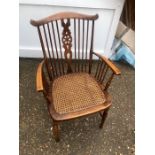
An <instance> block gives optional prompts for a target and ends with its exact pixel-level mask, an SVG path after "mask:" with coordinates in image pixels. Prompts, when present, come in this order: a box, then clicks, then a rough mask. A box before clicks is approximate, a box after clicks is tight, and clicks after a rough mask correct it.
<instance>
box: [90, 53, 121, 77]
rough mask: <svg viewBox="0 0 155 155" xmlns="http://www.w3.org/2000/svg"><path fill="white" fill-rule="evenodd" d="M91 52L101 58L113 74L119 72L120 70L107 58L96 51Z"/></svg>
mask: <svg viewBox="0 0 155 155" xmlns="http://www.w3.org/2000/svg"><path fill="white" fill-rule="evenodd" d="M93 54H95V55H96V56H97V57H99V58H100V59H102V60H103V61H104V62H105V63H106V64H107V65H108V66H109V67H110V68H111V70H112V71H113V72H114V74H116V75H119V74H121V72H120V70H119V69H118V68H117V67H116V66H115V65H114V64H113V63H112V62H111V61H110V60H109V59H107V58H106V57H104V56H102V55H100V54H98V53H96V52H93Z"/></svg>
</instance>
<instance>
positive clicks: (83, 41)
mask: <svg viewBox="0 0 155 155" xmlns="http://www.w3.org/2000/svg"><path fill="white" fill-rule="evenodd" d="M97 17H98V16H97V15H94V16H88V15H83V14H77V13H68V12H66V13H59V14H55V15H52V16H50V17H47V18H44V19H42V20H39V21H31V24H32V25H34V26H37V29H38V35H39V38H40V43H41V47H42V51H43V55H44V61H42V62H41V63H40V64H39V66H38V70H37V91H43V94H44V97H45V99H46V100H47V103H48V104H47V105H48V110H49V113H50V114H51V118H52V119H53V127H54V131H53V133H54V134H55V139H56V140H58V139H59V135H58V122H59V121H64V120H69V119H73V118H78V117H81V116H85V115H89V114H92V113H96V112H100V111H103V110H106V109H108V108H109V107H110V106H111V97H110V95H109V93H108V92H107V90H108V88H109V86H110V84H111V81H112V79H113V77H114V74H115V75H119V74H120V71H119V69H118V68H117V67H116V66H115V65H114V64H113V63H112V62H111V61H109V60H108V59H106V58H105V57H103V56H101V55H99V54H98V53H95V52H93V51H94V50H93V42H94V26H95V19H97ZM64 18H66V19H67V21H64ZM71 18H74V19H73V20H74V25H73V26H74V33H72V34H71V31H70V20H71ZM59 19H61V22H59V25H58V20H59ZM54 20H56V21H54ZM60 24H61V26H62V32H60V29H59V28H60ZM85 24H86V26H84V25H85ZM40 25H42V26H40ZM60 34H62V36H60ZM84 34H85V35H84ZM72 38H74V47H75V51H74V53H72V49H71V48H72V42H73V40H72ZM88 42H89V43H88ZM61 44H62V45H61ZM88 44H89V46H88ZM80 46H82V49H83V50H82V53H81V52H80ZM58 47H60V50H58ZM85 51H86V52H85ZM73 54H75V58H76V62H75V63H73V59H72V55H73ZM84 54H86V55H84ZM93 54H95V55H96V56H97V57H98V58H99V60H98V65H97V68H96V74H95V75H93V73H92V67H95V66H94V65H93ZM77 62H78V63H77ZM84 62H85V63H84ZM43 64H45V65H43ZM66 64H67V65H66ZM43 66H44V67H43ZM45 70H46V71H47V74H45ZM109 70H110V72H109ZM75 72H76V74H78V73H80V72H85V73H87V74H90V75H91V76H94V78H95V80H96V81H97V83H98V87H99V89H100V90H101V93H103V95H105V102H104V103H103V104H100V105H95V106H92V107H85V108H84V109H82V110H78V111H70V112H68V113H65V114H60V113H58V112H57V111H56V109H55V107H54V104H53V95H52V93H51V92H52V91H53V83H54V80H55V79H57V78H58V77H60V76H64V75H66V74H68V73H75ZM47 79H49V80H47ZM77 81H78V79H77ZM100 85H101V86H103V87H102V88H103V89H102V88H101V87H100ZM62 89H63V86H62ZM66 95H67V94H66ZM81 102H82V101H81ZM66 104H67V103H66ZM104 118H105V117H104ZM103 120H104V119H102V125H103V122H104V121H103Z"/></svg>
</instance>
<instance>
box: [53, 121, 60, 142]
mask: <svg viewBox="0 0 155 155" xmlns="http://www.w3.org/2000/svg"><path fill="white" fill-rule="evenodd" d="M53 136H54V139H55V140H56V142H59V141H60V138H59V125H58V122H56V121H53Z"/></svg>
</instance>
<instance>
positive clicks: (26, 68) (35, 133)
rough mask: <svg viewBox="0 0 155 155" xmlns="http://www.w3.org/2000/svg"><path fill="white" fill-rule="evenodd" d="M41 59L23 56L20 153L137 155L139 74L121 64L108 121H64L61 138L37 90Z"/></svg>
mask: <svg viewBox="0 0 155 155" xmlns="http://www.w3.org/2000/svg"><path fill="white" fill-rule="evenodd" d="M39 62H40V61H39V60H36V59H20V83H19V85H20V125H19V126H20V145H19V146H20V155H133V154H134V139H135V138H134V118H135V115H134V112H135V110H134V108H135V106H134V97H135V91H134V90H135V89H134V86H135V83H134V78H135V73H134V70H133V69H132V68H131V67H129V66H127V65H125V64H122V63H121V64H117V66H118V67H119V68H120V70H121V71H122V75H121V76H119V77H116V78H115V79H114V80H113V82H112V85H111V87H110V89H109V91H110V92H111V94H112V95H113V106H112V108H111V110H110V111H109V115H108V117H107V120H106V122H105V124H104V127H103V129H102V130H101V129H99V127H98V126H99V122H100V120H101V118H100V116H99V115H98V114H94V115H92V116H89V117H86V118H81V119H76V120H72V121H68V122H63V123H62V124H61V141H60V142H59V143H56V142H55V140H54V139H53V135H52V132H51V126H52V120H51V119H50V117H49V115H48V112H47V107H46V102H45V99H44V97H43V95H42V94H41V93H37V92H36V90H35V75H36V68H37V65H38V63H39Z"/></svg>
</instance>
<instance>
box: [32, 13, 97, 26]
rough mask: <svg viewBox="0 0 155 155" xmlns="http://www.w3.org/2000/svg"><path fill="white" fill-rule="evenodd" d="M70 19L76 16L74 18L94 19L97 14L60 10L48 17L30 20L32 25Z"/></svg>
mask: <svg viewBox="0 0 155 155" xmlns="http://www.w3.org/2000/svg"><path fill="white" fill-rule="evenodd" d="M65 18H68V19H71V18H76V19H89V20H96V19H97V18H98V15H97V14H96V15H93V16H90V15H85V14H80V13H75V12H61V13H58V14H55V15H51V16H49V17H46V18H43V19H40V20H31V21H30V22H31V24H32V25H33V26H39V25H43V24H47V23H48V22H50V21H55V20H61V19H65Z"/></svg>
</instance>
